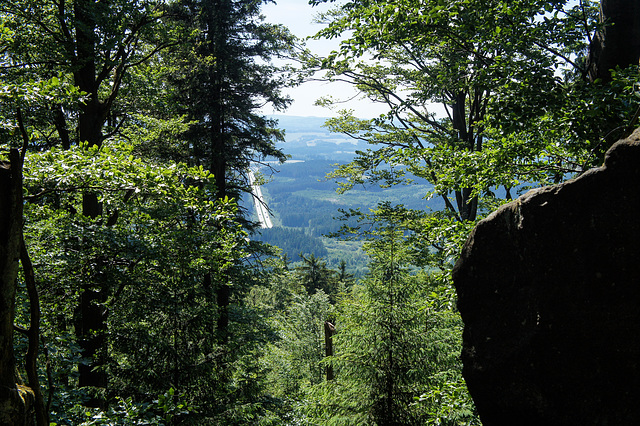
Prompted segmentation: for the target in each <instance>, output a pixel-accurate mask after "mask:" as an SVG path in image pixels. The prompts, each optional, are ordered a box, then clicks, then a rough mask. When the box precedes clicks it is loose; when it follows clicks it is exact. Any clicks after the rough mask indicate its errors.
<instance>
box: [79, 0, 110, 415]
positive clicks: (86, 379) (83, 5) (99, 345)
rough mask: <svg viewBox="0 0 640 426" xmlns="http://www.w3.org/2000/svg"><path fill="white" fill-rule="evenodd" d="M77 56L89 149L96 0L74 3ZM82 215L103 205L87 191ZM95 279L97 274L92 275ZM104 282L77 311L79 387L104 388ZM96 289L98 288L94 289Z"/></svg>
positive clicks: (97, 130) (98, 108)
mask: <svg viewBox="0 0 640 426" xmlns="http://www.w3.org/2000/svg"><path fill="white" fill-rule="evenodd" d="M74 7H75V9H74V13H75V18H76V20H75V24H76V25H75V30H76V55H75V58H74V59H75V60H74V62H75V64H74V65H75V67H76V70H75V71H74V82H75V84H76V86H77V87H78V88H79V89H80V90H82V91H83V92H85V93H87V94H88V97H87V100H86V101H85V102H84V103H83V104H82V105H81V107H80V115H79V117H78V138H79V141H80V142H86V143H87V144H88V145H89V146H98V147H99V146H101V145H102V139H103V135H102V127H103V126H104V123H105V121H106V117H107V110H108V107H107V106H106V105H105V104H103V103H101V102H100V99H99V96H98V86H99V82H98V81H97V80H96V36H95V34H96V23H95V10H96V5H95V0H78V1H76V2H75V4H74ZM82 213H83V215H85V216H87V217H90V218H97V217H99V216H100V215H101V214H102V206H101V205H100V203H99V200H98V194H96V193H95V192H86V193H85V194H83V197H82ZM92 275H93V276H96V275H97V274H92ZM102 286H103V283H97V285H96V283H92V282H85V283H84V284H83V289H82V294H81V295H80V301H79V306H78V309H77V314H78V321H77V324H76V336H77V337H78V340H79V345H80V347H81V348H82V356H83V358H85V359H86V360H87V361H86V363H81V364H79V365H78V371H79V386H80V387H85V386H89V387H94V388H106V387H107V374H106V373H105V372H104V371H100V369H99V367H101V366H102V365H103V361H102V360H101V359H100V358H101V356H100V352H101V350H102V349H103V348H104V346H105V343H106V342H105V336H106V328H107V326H106V316H107V309H106V307H105V306H104V305H103V302H104V300H106V296H105V289H104V288H102ZM96 288H97V289H96ZM86 405H87V406H90V407H104V405H105V402H104V400H103V398H101V397H99V396H93V397H92V398H91V399H90V400H89V401H88V402H87V403H86Z"/></svg>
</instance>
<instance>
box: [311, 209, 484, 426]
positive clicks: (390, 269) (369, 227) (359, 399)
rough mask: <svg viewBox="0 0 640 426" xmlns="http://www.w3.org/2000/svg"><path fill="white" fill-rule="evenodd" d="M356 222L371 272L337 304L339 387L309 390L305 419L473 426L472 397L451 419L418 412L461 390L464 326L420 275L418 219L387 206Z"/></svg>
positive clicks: (431, 280) (434, 282)
mask: <svg viewBox="0 0 640 426" xmlns="http://www.w3.org/2000/svg"><path fill="white" fill-rule="evenodd" d="M358 218H359V219H360V224H361V225H362V226H361V227H359V228H354V229H352V231H353V232H355V233H357V234H358V235H359V237H361V238H364V239H365V240H366V241H365V250H366V252H367V253H368V254H369V255H370V256H371V258H372V262H371V265H370V272H369V274H367V276H366V277H365V278H364V279H363V280H362V282H361V283H360V284H359V285H358V284H357V285H354V286H353V288H352V289H351V291H350V292H349V293H348V294H347V295H346V296H345V297H344V298H343V299H341V300H340V302H339V303H338V307H337V321H336V327H335V328H336V334H335V335H334V336H333V338H334V340H335V352H334V353H335V355H334V356H332V357H329V358H328V359H327V360H326V361H325V362H326V363H327V364H329V365H331V366H332V367H333V368H334V370H335V379H334V380H332V381H328V382H325V383H321V384H318V385H316V386H314V387H313V388H312V389H311V390H310V392H309V397H308V398H309V399H310V401H309V402H308V404H307V414H308V415H309V416H310V417H311V418H312V419H313V420H314V421H315V422H318V423H322V424H378V425H412V424H425V423H426V424H447V423H446V422H447V421H452V420H453V419H457V420H458V421H463V420H464V421H469V422H473V412H472V404H471V403H470V399H469V397H468V395H466V398H465V397H464V394H466V392H462V395H458V400H457V407H456V408H451V409H450V411H448V412H447V409H446V408H445V407H439V408H437V407H438V404H437V402H436V403H435V404H433V403H432V401H429V403H427V402H426V401H427V400H428V398H427V397H424V398H423V400H424V401H425V402H424V403H422V404H415V401H416V400H418V399H419V398H421V397H422V395H423V393H426V392H429V391H431V390H433V389H439V390H441V389H446V388H447V387H449V386H451V387H454V386H459V383H460V382H461V375H460V371H459V368H460V366H459V365H458V364H459V360H458V345H459V344H460V339H461V324H460V319H459V318H458V317H457V316H456V315H455V314H454V313H453V312H452V306H451V305H452V300H451V296H452V293H449V294H448V295H445V294H446V293H444V292H443V291H442V288H437V287H436V286H440V285H441V283H440V284H439V283H438V278H439V277H438V276H437V275H436V274H432V275H431V276H428V275H427V274H425V273H422V272H420V271H419V268H417V267H416V260H417V254H419V251H417V250H415V248H414V246H413V245H412V243H411V240H410V239H407V238H406V237H407V236H408V232H407V221H414V220H415V219H416V215H415V213H414V212H411V211H409V210H406V209H404V208H403V207H401V206H391V205H390V204H389V203H382V204H380V205H378V207H377V208H376V209H372V211H371V213H370V214H360V215H359V216H358ZM436 289H438V291H439V292H442V293H443V294H442V295H437V294H436V293H435V292H434V290H436ZM447 299H448V301H447V302H445V300H447ZM463 389H464V387H463ZM444 399H445V398H442V399H441V401H443V400H444ZM438 402H439V401H438ZM465 424H472V423H465Z"/></svg>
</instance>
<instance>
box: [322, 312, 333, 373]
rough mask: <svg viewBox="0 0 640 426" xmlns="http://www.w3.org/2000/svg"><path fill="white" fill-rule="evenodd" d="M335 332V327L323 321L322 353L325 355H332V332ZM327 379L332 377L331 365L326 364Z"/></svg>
mask: <svg viewBox="0 0 640 426" xmlns="http://www.w3.org/2000/svg"><path fill="white" fill-rule="evenodd" d="M335 332H336V328H335V327H334V326H333V324H331V323H330V322H329V321H325V322H324V353H325V356H327V357H329V356H333V334H334V333H335ZM326 375H327V381H330V380H333V379H334V377H335V376H334V373H333V366H332V365H330V364H328V365H327V371H326Z"/></svg>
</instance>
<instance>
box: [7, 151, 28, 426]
mask: <svg viewBox="0 0 640 426" xmlns="http://www.w3.org/2000/svg"><path fill="white" fill-rule="evenodd" d="M9 158H10V161H9V162H1V163H0V424H3V425H23V424H32V423H33V412H32V410H33V402H34V398H33V393H32V392H31V391H30V390H29V389H28V388H24V387H19V386H17V385H16V376H15V367H16V364H15V356H14V353H13V328H14V327H13V321H14V317H15V297H16V287H17V286H16V279H17V277H18V260H19V259H20V248H21V245H22V158H21V157H20V153H19V152H18V150H17V149H12V150H11V151H10V153H9Z"/></svg>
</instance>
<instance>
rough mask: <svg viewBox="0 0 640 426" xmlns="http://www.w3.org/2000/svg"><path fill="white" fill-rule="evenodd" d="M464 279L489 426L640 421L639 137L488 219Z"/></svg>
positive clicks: (472, 378) (477, 232)
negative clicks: (597, 164)
mask: <svg viewBox="0 0 640 426" xmlns="http://www.w3.org/2000/svg"><path fill="white" fill-rule="evenodd" d="M453 279H454V283H455V286H456V289H457V291H458V297H459V299H458V300H459V301H458V308H459V310H460V313H461V315H462V319H463V321H464V325H465V328H464V346H463V351H462V360H463V364H464V369H463V375H464V377H465V379H466V381H467V385H468V387H469V391H470V393H471V395H472V396H473V399H474V401H475V403H476V406H477V409H478V412H479V414H480V418H481V419H482V421H483V424H484V425H485V426H494V425H509V426H514V425H545V426H549V425H564V426H566V425H636V424H640V131H638V130H637V131H636V132H635V133H634V134H633V135H632V136H631V137H629V138H628V139H626V140H623V141H620V142H618V143H616V144H615V145H614V146H613V147H612V148H611V149H610V150H609V152H608V153H607V156H606V159H605V162H604V166H602V167H600V168H596V169H592V170H589V171H588V172H586V173H584V174H583V175H581V176H580V177H579V178H577V179H574V180H571V181H568V182H566V183H563V184H560V185H555V186H551V187H545V188H540V189H536V190H532V191H529V192H528V193H526V194H525V195H523V196H521V197H520V198H519V199H517V200H515V201H513V202H511V203H509V204H506V205H504V206H502V207H501V208H500V209H498V210H497V211H495V212H494V213H493V214H491V215H490V216H489V217H487V218H486V219H485V220H483V221H481V222H480V223H478V225H477V226H476V228H475V229H474V231H473V232H472V233H471V235H470V236H469V239H468V241H467V243H466V245H465V247H464V249H463V252H462V255H461V258H460V259H459V261H458V262H457V264H456V265H455V268H454V271H453Z"/></svg>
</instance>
